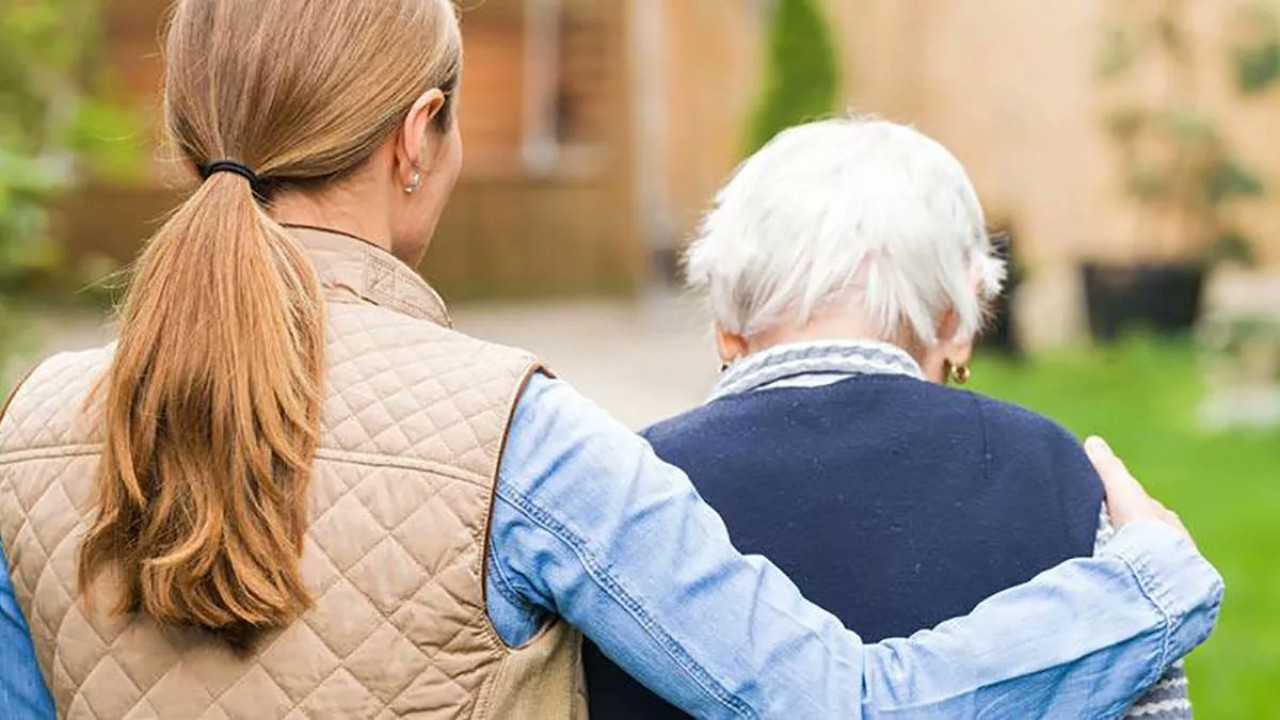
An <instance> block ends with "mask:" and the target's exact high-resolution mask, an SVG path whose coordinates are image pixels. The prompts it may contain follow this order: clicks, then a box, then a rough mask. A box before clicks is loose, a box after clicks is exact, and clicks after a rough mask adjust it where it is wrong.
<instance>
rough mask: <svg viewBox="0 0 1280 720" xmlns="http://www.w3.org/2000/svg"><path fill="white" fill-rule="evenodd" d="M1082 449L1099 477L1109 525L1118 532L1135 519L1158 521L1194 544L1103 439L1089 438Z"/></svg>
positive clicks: (1185, 529) (1177, 522) (1178, 519)
mask: <svg viewBox="0 0 1280 720" xmlns="http://www.w3.org/2000/svg"><path fill="white" fill-rule="evenodd" d="M1084 449H1085V452H1086V453H1087V454H1088V456H1089V460H1090V462H1092V463H1093V467H1094V468H1095V469H1096V470H1097V471H1098V475H1100V476H1102V485H1103V488H1104V490H1105V491H1106V495H1107V510H1108V512H1109V513H1110V515H1111V521H1112V524H1113V525H1114V526H1115V527H1116V528H1117V529H1119V528H1121V527H1124V526H1125V525H1127V524H1129V523H1131V522H1133V521H1135V520H1142V519H1150V520H1158V521H1160V522H1162V523H1164V524H1166V525H1168V526H1170V527H1172V528H1174V529H1175V530H1177V531H1178V532H1180V533H1182V535H1183V536H1184V537H1186V538H1187V539H1188V540H1191V541H1192V542H1195V541H1194V540H1193V539H1192V538H1191V533H1190V532H1188V531H1187V528H1186V526H1185V525H1183V524H1182V519H1181V518H1179V517H1178V514H1177V513H1175V512H1173V511H1172V510H1169V509H1168V508H1166V507H1165V506H1164V505H1162V504H1160V501H1158V500H1156V499H1154V498H1152V497H1151V496H1150V495H1148V494H1147V491H1146V490H1145V489H1144V488H1143V487H1142V483H1140V482H1138V480H1137V478H1135V477H1134V476H1133V474H1132V473H1130V472H1129V469H1128V468H1127V467H1125V464H1124V462H1123V461H1121V460H1120V458H1119V457H1116V454H1115V453H1114V452H1113V451H1112V450H1111V446H1110V445H1108V444H1107V442H1106V441H1105V440H1103V439H1102V438H1100V437H1091V438H1089V439H1088V440H1086V441H1085V443H1084Z"/></svg>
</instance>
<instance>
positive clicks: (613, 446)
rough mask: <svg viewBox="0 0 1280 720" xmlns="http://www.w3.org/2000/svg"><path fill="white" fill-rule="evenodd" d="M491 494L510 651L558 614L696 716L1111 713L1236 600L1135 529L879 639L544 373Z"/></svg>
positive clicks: (492, 582)
mask: <svg viewBox="0 0 1280 720" xmlns="http://www.w3.org/2000/svg"><path fill="white" fill-rule="evenodd" d="M497 496H498V497H497V502H496V505H495V510H494V518H493V524H492V530H491V534H492V543H491V548H492V553H491V563H490V569H489V573H488V577H487V578H486V582H487V583H488V584H489V586H490V588H491V589H493V590H494V592H490V593H489V594H488V598H489V610H490V614H491V616H492V617H493V618H494V620H495V624H496V625H497V627H498V630H499V633H500V634H501V635H502V636H503V638H504V639H505V640H507V641H508V642H512V643H513V644H514V643H518V642H519V641H520V640H522V639H525V638H527V637H528V633H529V632H530V631H531V629H534V628H536V627H537V625H538V624H539V623H540V622H542V620H543V619H545V618H547V617H551V616H559V617H562V618H564V619H565V620H567V621H568V622H570V623H572V624H573V625H575V626H576V627H578V628H579V629H581V630H582V631H583V632H584V633H585V634H586V635H587V636H589V637H590V638H591V639H592V640H593V641H595V643H596V644H597V645H599V646H600V647H601V648H602V649H603V650H604V651H605V652H606V653H607V654H608V655H609V656H610V657H611V658H612V659H613V660H614V661H615V662H617V663H618V664H619V665H621V666H622V667H623V668H624V669H626V670H627V671H628V672H629V673H631V674H632V675H634V676H635V677H637V678H638V679H639V680H641V681H642V682H644V683H645V684H646V685H648V686H649V687H651V688H652V689H654V690H655V691H656V692H658V693H659V694H661V695H662V696H663V697H665V698H667V699H668V700H669V701H671V702H673V703H674V704H676V705H678V706H680V707H681V708H683V709H684V710H686V711H687V712H689V713H691V714H693V715H695V716H697V717H707V718H720V717H746V718H773V717H805V718H810V717H812V718H819V717H832V718H835V717H839V718H861V717H867V718H872V717H912V718H916V717H949V718H950V717H971V716H980V715H981V716H998V717H1024V716H1032V715H1034V716H1041V717H1062V718H1082V717H1090V718H1092V717H1115V716H1117V715H1119V714H1120V713H1122V712H1123V711H1124V709H1125V708H1126V707H1127V706H1128V705H1129V704H1130V703H1131V702H1132V701H1133V700H1134V698H1136V697H1137V696H1138V695H1139V694H1140V693H1141V691H1142V690H1143V689H1144V688H1146V687H1147V686H1149V685H1150V684H1151V683H1152V682H1154V681H1155V680H1156V678H1157V677H1158V676H1159V675H1160V673H1161V671H1162V670H1163V669H1164V668H1165V667H1166V666H1167V665H1168V664H1169V663H1170V662H1172V661H1173V660H1174V659H1176V658H1177V657H1180V656H1182V655H1184V654H1185V653H1187V652H1188V651H1190V650H1191V649H1192V648H1194V647H1195V646H1196V645H1198V644H1199V643H1201V642H1202V641H1203V640H1204V639H1205V638H1206V637H1207V636H1208V634H1209V631H1210V630H1211V629H1212V627H1213V624H1214V622H1215V620H1216V617H1217V610H1218V606H1219V604H1220V601H1221V594H1222V584H1221V578H1220V577H1219V576H1218V574H1217V572H1216V571H1215V570H1214V569H1213V567H1212V566H1211V565H1209V563H1208V562H1207V561H1205V560H1204V558H1202V557H1201V556H1200V555H1199V554H1198V553H1197V552H1196V551H1195V549H1194V548H1193V547H1192V546H1191V544H1190V543H1188V542H1186V541H1185V540H1183V539H1181V538H1180V537H1179V536H1178V535H1177V534H1176V533H1174V532H1173V531H1171V530H1169V529H1167V528H1165V527H1164V526H1162V525H1159V524H1156V523H1135V524H1133V525H1131V526H1130V527H1127V528H1125V529H1124V531H1122V532H1121V533H1119V534H1118V536H1117V537H1116V539H1115V541H1114V542H1112V543H1111V544H1110V545H1109V546H1108V547H1107V548H1106V550H1104V551H1103V552H1102V553H1100V554H1099V555H1098V556H1097V557H1094V558H1089V559H1082V560H1076V561H1072V562H1069V563H1066V564H1064V565H1062V566H1059V567H1057V568H1054V569H1052V570H1050V571H1049V572H1046V573H1044V574H1043V575H1041V576H1040V577H1037V578H1036V579H1035V580H1033V581H1032V582H1030V583H1028V584H1026V585H1022V586H1020V587H1017V588H1013V589H1011V590H1008V591H1006V592H1004V593H1001V594H1000V595H997V596H996V597H994V598H991V599H990V600H988V601H986V602H985V603H983V604H982V605H980V606H979V607H978V608H977V609H975V610H974V612H973V613H972V614H970V615H968V616H966V617H964V618H960V619H957V620H953V621H950V622H947V623H944V624H943V625H941V626H939V627H938V628H935V629H933V630H928V631H924V632H921V633H918V634H917V635H915V636H913V637H912V638H910V639H901V640H890V641H886V642H883V643H880V644H876V645H866V644H863V643H862V642H861V640H860V639H859V638H858V636H857V635H856V634H854V633H853V632H851V631H849V630H847V629H846V628H845V627H843V625H841V623H840V622H839V621H838V620H837V619H836V618H834V617H833V616H832V615H830V614H829V613H826V612H825V611H823V610H822V609H821V608H818V607H816V606H814V605H812V604H810V603H809V602H807V601H806V600H805V599H804V598H803V597H801V595H800V592H799V591H798V590H797V588H796V587H795V586H794V585H793V584H792V583H791V582H790V581H789V580H788V579H787V577H786V576H785V575H783V574H782V572H781V571H779V570H778V569H777V568H776V567H774V566H773V565H772V564H771V563H770V562H769V561H768V560H766V559H764V558H759V557H744V556H743V555H741V554H739V553H738V552H737V551H736V550H735V549H734V547H733V545H732V544H731V542H730V539H729V536H728V533H727V531H726V529H725V526H724V524H723V523H722V522H721V520H720V518H719V517H718V516H717V515H716V514H715V512H714V511H712V510H711V509H710V508H709V507H707V505H706V504H705V503H703V502H702V500H701V499H700V498H699V497H698V495H697V493H696V491H695V490H694V488H693V487H692V485H691V484H690V482H689V481H688V479H687V478H686V477H685V476H684V474H683V473H681V472H680V471H679V470H677V469H675V468H672V467H670V466H668V465H665V464H663V463H662V462H661V461H660V460H659V459H658V458H657V457H656V456H655V455H654V454H653V453H652V451H651V450H650V449H649V447H648V445H647V444H646V443H645V442H644V441H643V440H642V439H640V438H639V437H637V436H636V435H634V434H633V433H631V432H630V431H628V430H627V429H625V428H623V427H622V426H620V425H618V424H617V423H615V422H614V421H612V420H611V419H610V418H609V417H608V415H606V414H605V413H604V412H603V411H601V410H599V409H598V408H596V407H594V406H593V405H592V404H590V403H589V402H587V401H586V400H584V399H583V398H582V397H581V396H579V395H578V394H577V393H576V392H574V391H573V390H572V388H570V387H569V386H568V385H566V384H565V383H563V382H560V381H555V380H551V379H548V378H545V377H536V378H534V379H533V381H532V382H531V383H530V385H529V387H528V388H527V389H526V391H525V394H524V395H523V397H522V398H521V400H520V402H519V403H518V407H517V409H516V416H515V418H514V421H513V425H512V427H511V432H510V437H509V441H508V445H507V447H506V449H505V451H504V454H503V461H502V469H501V473H500V477H499V483H498V491H497ZM833 552H857V548H833Z"/></svg>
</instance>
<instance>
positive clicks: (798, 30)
mask: <svg viewBox="0 0 1280 720" xmlns="http://www.w3.org/2000/svg"><path fill="white" fill-rule="evenodd" d="M768 28H769V39H768V44H769V47H768V65H767V66H766V68H765V90H764V94H763V96H762V97H761V99H760V102H759V104H758V105H757V106H756V110H755V113H754V114H753V115H752V117H751V126H750V128H749V131H748V139H747V142H748V147H747V152H748V154H750V153H753V152H755V151H756V150H759V149H760V148H762V147H764V145H765V144H766V143H768V142H769V141H770V140H772V139H773V136H774V135H777V134H778V133H780V132H782V131H783V130H786V129H787V128H789V127H791V126H793V125H798V124H800V123H803V122H809V121H812V120H819V119H822V118H825V117H827V116H829V115H830V114H831V113H832V112H833V111H834V110H835V109H836V98H837V96H838V94H839V86H840V70H839V61H838V60H837V57H836V45H835V41H834V39H833V38H832V34H831V27H830V25H829V24H828V22H827V18H826V16H825V15H823V11H822V7H821V3H819V2H817V0H772V5H771V8H770V18H769V24H768Z"/></svg>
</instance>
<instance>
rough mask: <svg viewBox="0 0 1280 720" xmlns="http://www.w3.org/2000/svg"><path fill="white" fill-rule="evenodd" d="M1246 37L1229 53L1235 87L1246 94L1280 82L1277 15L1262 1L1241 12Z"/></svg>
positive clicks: (1257, 91)
mask: <svg viewBox="0 0 1280 720" xmlns="http://www.w3.org/2000/svg"><path fill="white" fill-rule="evenodd" d="M1244 26H1245V28H1246V29H1247V37H1246V38H1245V39H1244V41H1242V42H1241V43H1240V44H1239V45H1237V46H1236V48H1235V50H1234V52H1233V58H1232V59H1233V60H1234V61H1235V68H1236V84H1237V85H1239V86H1240V89H1241V91H1243V92H1244V93H1245V94H1246V95H1253V94H1257V93H1260V92H1264V91H1266V90H1267V89H1269V88H1270V87H1271V86H1272V85H1274V84H1275V83H1276V81H1278V80H1280V15H1277V11H1276V8H1275V7H1274V6H1273V5H1272V4H1270V3H1266V2H1255V3H1253V4H1252V5H1250V7H1249V8H1248V10H1247V11H1246V13H1245V17H1244Z"/></svg>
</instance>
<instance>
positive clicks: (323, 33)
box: [79, 0, 462, 642]
mask: <svg viewBox="0 0 1280 720" xmlns="http://www.w3.org/2000/svg"><path fill="white" fill-rule="evenodd" d="M461 57H462V50H461V36H460V30H459V27H458V21H457V17H456V15H455V13H454V8H453V5H452V4H451V2H450V1H449V0H325V2H323V3H317V2H314V1H313V0H279V1H278V2H271V3H246V2H238V1H236V0H178V2H177V3H176V4H175V6H174V10H173V15H172V19H171V21H170V24H169V28H168V33H167V40H166V48H165V63H166V74H165V100H164V105H165V121H166V126H167V129H168V131H169V135H170V137H171V139H172V141H173V144H174V147H175V149H176V150H177V151H178V152H179V153H180V154H181V155H182V157H183V158H184V159H185V160H186V161H187V163H188V164H189V165H190V166H193V167H200V168H202V171H203V174H204V176H205V178H206V179H205V180H204V182H203V184H201V185H200V187H199V188H197V189H196V191H195V193H194V194H193V195H192V196H191V198H190V199H189V200H188V201H187V202H186V203H185V204H184V205H183V206H182V207H181V208H179V209H178V211H177V212H176V213H175V214H174V216H173V217H172V218H171V219H170V220H169V221H168V222H167V223H166V224H165V225H164V227H163V228H161V229H160V232H159V233H157V234H156V236H155V237H154V238H153V239H152V240H151V242H150V244H149V245H148V247H147V249H146V250H145V251H144V252H143V254H142V257H141V258H140V260H139V262H138V265H137V268H136V272H135V275H134V278H133V283H132V287H131V289H130V291H129V294H128V296H127V297H126V299H125V303H124V307H123V316H122V317H121V322H120V343H119V347H118V348H117V350H116V353H115V357H114V359H113V361H112V365H111V368H110V370H109V371H108V373H107V375H106V377H105V378H104V386H103V388H102V394H103V395H105V405H104V408H103V418H102V422H103V431H102V437H103V441H104V450H103V455H102V461H101V464H100V467H99V470H98V477H97V493H98V511H99V512H98V516H97V518H96V521H95V522H94V524H93V525H92V527H91V528H90V529H89V531H88V534H87V536H86V537H85V538H84V541H83V544H82V546H81V554H80V558H79V579H80V591H81V592H82V593H85V594H86V596H87V594H88V592H89V588H90V586H91V584H92V583H93V582H94V580H95V579H96V578H97V577H98V576H99V575H103V574H105V571H111V572H110V573H109V574H110V576H111V577H112V578H116V577H118V578H119V583H118V585H119V587H120V592H121V596H120V598H119V603H118V606H117V610H119V611H122V612H145V613H147V614H149V615H151V616H153V617H154V618H156V619H157V620H159V621H161V622H164V623H169V624H174V625H185V626H194V627H199V628H205V629H207V630H211V631H214V632H217V633H219V634H221V635H224V636H226V637H227V638H228V639H230V640H232V641H233V642H234V641H237V640H244V641H247V640H249V639H251V638H252V636H253V635H254V634H255V633H256V632H257V631H260V630H263V629H268V628H273V627H280V626H283V625H286V624H288V623H289V622H291V621H293V620H294V619H296V618H297V617H298V616H299V615H300V614H301V613H303V612H304V611H305V610H306V609H307V608H308V607H309V606H310V604H311V596H310V594H309V593H308V590H307V587H306V584H305V583H304V581H303V577H302V571H301V569H300V567H299V566H300V562H301V554H302V549H303V538H304V537H305V535H306V532H307V525H308V523H307V520H308V517H307V511H308V507H307V497H308V495H307V484H308V479H309V478H308V476H309V473H310V469H311V465H312V462H313V460H314V458H315V454H316V446H317V443H318V437H319V434H320V414H321V404H322V388H321V378H322V370H323V364H324V357H323V355H324V342H325V337H324V314H323V308H322V305H321V299H320V292H319V287H318V281H317V279H316V274H315V270H314V269H313V267H312V266H311V264H310V261H309V260H308V259H307V258H306V257H305V256H304V254H303V252H302V249H301V247H299V245H298V243H297V242H296V241H295V240H294V239H293V238H292V237H291V236H290V235H289V234H288V233H287V232H286V231H285V230H284V229H283V228H282V227H281V226H280V225H278V224H277V223H276V222H275V221H273V220H272V219H271V218H270V217H269V216H268V214H267V211H268V209H269V208H270V202H271V200H272V199H273V198H279V197H281V196H282V195H283V194H284V193H290V192H299V193H305V192H322V191H323V190H324V189H326V188H328V187H330V186H332V185H333V184H335V183H338V182H340V181H342V180H343V179H344V178H347V177H349V176H350V175H351V174H353V173H354V172H355V171H357V170H358V169H359V168H360V167H362V166H363V165H364V163H365V162H366V161H367V160H368V159H369V158H370V157H372V156H373V155H374V154H375V152H376V151H377V150H378V148H380V147H382V146H383V145H384V144H385V143H386V141H387V139H388V138H389V137H390V136H391V135H392V134H393V133H394V132H395V129H396V127H397V126H398V124H399V123H400V122H402V121H403V118H404V116H405V113H406V112H407V111H408V109H409V108H410V107H412V105H413V103H414V101H415V100H416V99H417V98H418V97H419V96H421V94H422V93H423V91H424V90H426V89H427V88H433V87H435V88H442V89H445V90H446V91H449V90H452V89H453V85H454V84H455V83H456V82H457V78H458V76H459V73H460V71H461V70H460V69H461ZM255 173H256V174H255Z"/></svg>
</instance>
